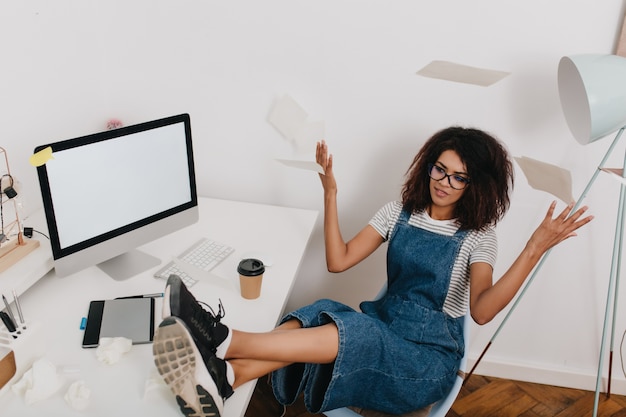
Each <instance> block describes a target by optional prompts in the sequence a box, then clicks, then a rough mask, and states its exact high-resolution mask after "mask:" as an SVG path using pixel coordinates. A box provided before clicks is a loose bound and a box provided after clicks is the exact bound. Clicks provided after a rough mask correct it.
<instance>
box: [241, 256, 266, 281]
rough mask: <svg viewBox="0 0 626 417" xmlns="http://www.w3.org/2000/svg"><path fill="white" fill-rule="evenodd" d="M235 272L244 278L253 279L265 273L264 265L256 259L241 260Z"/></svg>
mask: <svg viewBox="0 0 626 417" xmlns="http://www.w3.org/2000/svg"><path fill="white" fill-rule="evenodd" d="M237 272H239V273H240V274H241V275H244V276H248V277H254V276H257V275H261V274H262V273H264V272H265V265H263V262H262V261H260V260H258V259H254V258H247V259H242V260H241V262H239V266H238V267H237Z"/></svg>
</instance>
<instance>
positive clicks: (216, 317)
mask: <svg viewBox="0 0 626 417" xmlns="http://www.w3.org/2000/svg"><path fill="white" fill-rule="evenodd" d="M198 304H201V305H202V306H204V307H206V308H201V309H198V310H197V311H196V312H195V314H194V317H195V318H196V319H200V320H201V321H206V322H208V323H209V324H210V325H211V326H215V325H217V323H219V322H220V320H221V319H222V318H224V316H225V315H226V310H225V309H224V305H223V304H222V299H221V298H220V299H219V305H218V309H217V314H216V313H215V310H213V307H211V306H210V305H208V304H207V303H205V302H204V301H198ZM207 313H208V316H209V317H207Z"/></svg>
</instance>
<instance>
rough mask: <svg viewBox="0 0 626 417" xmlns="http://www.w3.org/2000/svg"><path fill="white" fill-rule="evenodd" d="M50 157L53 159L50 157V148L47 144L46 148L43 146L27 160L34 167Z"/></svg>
mask: <svg viewBox="0 0 626 417" xmlns="http://www.w3.org/2000/svg"><path fill="white" fill-rule="evenodd" d="M51 159H54V158H53V157H52V148H51V147H50V146H48V147H47V148H43V149H42V150H40V151H39V152H36V153H34V154H33V155H32V156H31V157H30V159H29V162H30V164H31V165H32V166H34V167H40V166H42V165H43V164H45V163H46V162H48V161H49V160H51Z"/></svg>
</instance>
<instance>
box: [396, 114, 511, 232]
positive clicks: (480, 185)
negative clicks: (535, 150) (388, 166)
mask: <svg viewBox="0 0 626 417" xmlns="http://www.w3.org/2000/svg"><path fill="white" fill-rule="evenodd" d="M447 150H452V151H454V152H456V153H457V154H458V155H459V157H460V158H461V161H463V163H464V164H465V167H466V169H467V174H468V175H469V177H470V180H471V182H470V183H469V185H468V186H467V188H466V189H465V192H464V193H463V196H462V197H461V198H460V199H459V201H458V202H457V204H456V206H455V208H454V213H453V216H454V218H456V220H457V221H458V223H459V224H460V227H461V229H465V230H481V229H484V228H486V227H488V226H491V225H495V224H496V223H497V222H498V221H499V220H500V219H502V217H503V216H504V214H505V213H506V211H507V210H508V208H509V205H510V197H509V190H512V189H513V183H514V178H513V164H512V163H511V160H510V158H509V155H508V152H507V151H506V149H505V148H504V146H503V145H502V144H501V143H500V141H498V139H496V138H495V137H493V136H491V135H490V134H488V133H486V132H484V131H482V130H479V129H474V128H464V127H459V126H452V127H449V128H446V129H443V130H440V131H439V132H437V133H435V134H434V135H433V136H431V137H430V139H428V140H427V141H426V143H425V144H424V146H423V147H422V148H421V149H420V151H419V152H418V153H417V155H416V156H415V158H414V159H413V162H412V163H411V166H410V167H409V169H408V170H407V173H406V177H407V180H406V182H405V183H404V186H403V188H402V203H403V205H404V207H405V208H406V209H407V210H409V211H410V212H414V211H419V210H426V209H427V208H428V207H429V206H430V205H431V204H432V199H431V197H430V187H429V184H430V177H429V176H428V164H432V163H434V162H435V161H437V159H438V158H439V156H440V155H441V154H442V153H443V152H444V151H447Z"/></svg>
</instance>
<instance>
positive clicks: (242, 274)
mask: <svg viewBox="0 0 626 417" xmlns="http://www.w3.org/2000/svg"><path fill="white" fill-rule="evenodd" d="M237 272H239V286H240V287H241V296H242V297H243V298H246V299H248V300H253V299H255V298H259V296H260V295H261V283H262V282H263V273H264V272H265V265H263V262H262V261H260V260H258V259H254V258H248V259H242V260H241V262H239V266H238V267H237Z"/></svg>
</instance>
